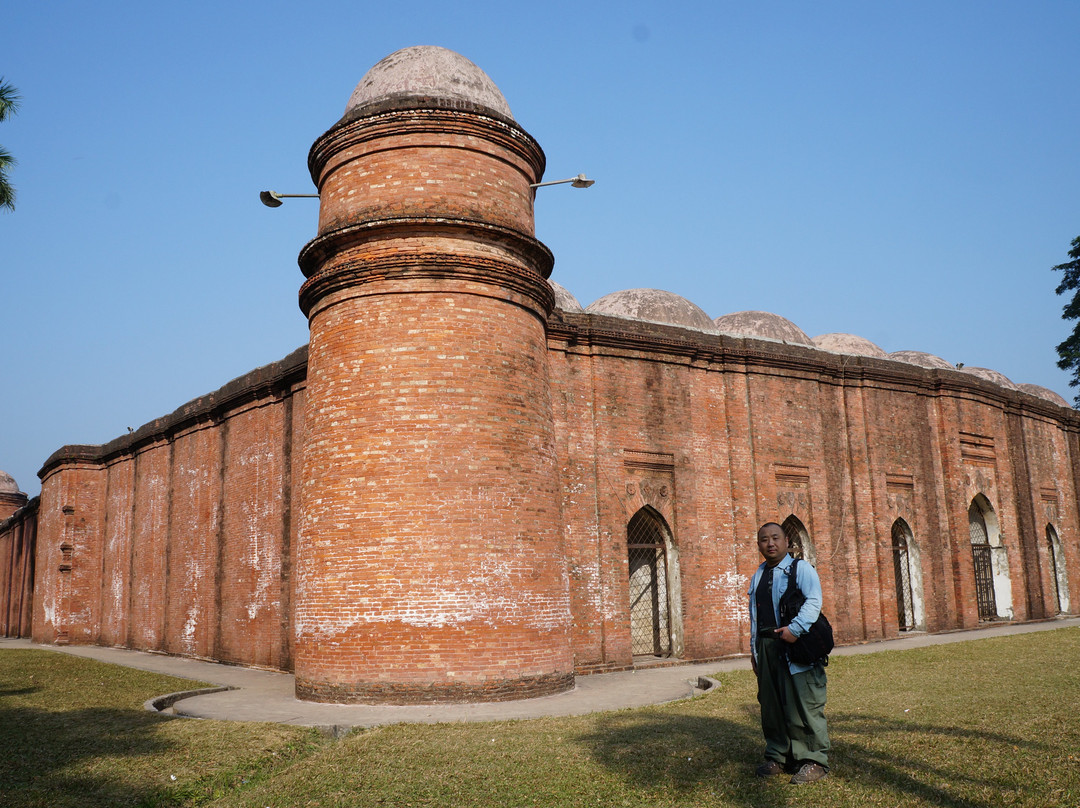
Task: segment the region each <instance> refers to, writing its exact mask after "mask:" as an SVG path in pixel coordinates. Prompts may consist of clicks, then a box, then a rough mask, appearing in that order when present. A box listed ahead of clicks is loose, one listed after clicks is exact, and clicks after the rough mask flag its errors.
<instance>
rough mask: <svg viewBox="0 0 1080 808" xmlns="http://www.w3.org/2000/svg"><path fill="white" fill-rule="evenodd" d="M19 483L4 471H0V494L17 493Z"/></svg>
mask: <svg viewBox="0 0 1080 808" xmlns="http://www.w3.org/2000/svg"><path fill="white" fill-rule="evenodd" d="M18 493H21V492H20V491H19V484H18V483H17V482H15V478H14V477H12V476H11V475H10V474H8V473H7V472H6V471H0V494H18Z"/></svg>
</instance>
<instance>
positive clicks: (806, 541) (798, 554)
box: [780, 514, 817, 566]
mask: <svg viewBox="0 0 1080 808" xmlns="http://www.w3.org/2000/svg"><path fill="white" fill-rule="evenodd" d="M780 527H781V528H783V531H784V535H785V536H787V540H788V552H789V553H791V557H792V558H802V559H804V560H805V561H807V562H808V563H810V564H812V565H814V566H817V565H816V563H815V562H816V561H817V553H815V552H814V544H813V542H812V541H811V540H810V534H809V533H808V532H807V530H806V527H805V526H804V525H803V523H802V522H801V521H800V520H799V517H797V516H796V515H795V514H791V515H790V516H789V517H788V518H787V519H785V520H784V523H783V524H782V525H780Z"/></svg>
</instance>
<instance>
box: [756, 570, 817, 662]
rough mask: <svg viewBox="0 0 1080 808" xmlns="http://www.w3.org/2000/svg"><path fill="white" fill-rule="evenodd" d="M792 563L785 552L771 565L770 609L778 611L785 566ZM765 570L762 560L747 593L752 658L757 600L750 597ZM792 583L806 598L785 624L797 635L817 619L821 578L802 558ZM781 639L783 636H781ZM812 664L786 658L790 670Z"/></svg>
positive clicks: (784, 585) (783, 589) (784, 577)
mask: <svg viewBox="0 0 1080 808" xmlns="http://www.w3.org/2000/svg"><path fill="white" fill-rule="evenodd" d="M794 563H795V559H793V558H792V557H791V554H790V553H789V554H787V555H785V556H784V557H783V558H782V559H780V563H779V564H777V565H776V567H774V568H773V578H772V603H773V612H774V613H776V614H779V612H780V598H781V597H782V596H783V594H784V592H786V591H787V585H788V574H787V572H788V567H790V566H791V565H792V564H794ZM764 571H765V563H764V562H762V564H761V566H760V567H758V568H757V572H755V573H754V576H753V578H751V579H750V591H749V592H748V593H747V594H749V595H750V647H751V649H752V653H753V654H754V659H757V625H758V620H757V601H756V599H755V597H754V592H755V591H756V590H757V585H758V581H760V580H761V575H762V573H763V572H764ZM795 585H796V586H798V587H799V591H800V592H802V593H803V595H804V596H805V597H806V602H805V603H804V604H803V605H802V608H801V609H799V613H798V615H796V616H795V619H794V620H792V621H791V624H790V625H789V626H788V628H789V629H790V630H791V633H792V634H794V635H795V636H796V637H800V636H802V635H803V634H805V633H806V632H807V630H809V628H810V626H812V625H813V624H814V621H815V620H817V619H818V615H819V614H821V579H820V578H818V574H817V570H815V569H814V568H813V567H812V566H810V565H809V564H807V563H806V561H803V562H802V563H801V564H799V566H798V567H796V568H795ZM781 642H783V640H781ZM811 667H813V666H812V665H797V664H795V663H794V662H791V661H789V662H788V670H790V671H791V672H792V673H802V672H803V671H808V670H810V668H811Z"/></svg>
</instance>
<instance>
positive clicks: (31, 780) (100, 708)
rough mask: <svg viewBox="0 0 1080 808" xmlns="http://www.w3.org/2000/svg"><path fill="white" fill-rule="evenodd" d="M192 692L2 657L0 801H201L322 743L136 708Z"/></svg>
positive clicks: (62, 659) (110, 668)
mask: <svg viewBox="0 0 1080 808" xmlns="http://www.w3.org/2000/svg"><path fill="white" fill-rule="evenodd" d="M200 686H202V685H201V684H200V683H196V682H192V681H190V680H188V679H178V678H175V677H171V676H161V675H158V674H153V673H147V672H145V671H138V670H133V669H131V668H123V667H120V666H118V665H106V664H103V663H101V662H96V661H94V660H89V659H83V658H80V657H74V656H70V655H68V654H61V653H55V652H52V651H39V650H22V649H13V650H4V651H0V804H2V805H4V806H6V807H7V808H30V807H31V806H33V807H34V808H37V807H38V806H41V807H42V808H45V807H46V806H47V807H48V808H66V807H67V806H72V807H74V806H79V808H94V807H95V806H128V805H130V806H187V805H202V804H206V803H208V802H210V801H212V800H213V799H214V798H216V797H219V796H221V795H223V794H226V793H229V792H233V791H235V790H236V788H237V786H239V785H243V784H244V781H247V782H248V783H252V782H255V781H257V780H258V779H260V778H261V777H264V776H266V774H267V773H268V772H271V771H273V770H274V769H276V768H279V767H281V766H283V765H286V764H287V763H288V762H289V761H290V760H291V759H293V758H295V757H296V756H297V755H303V754H307V753H309V751H310V750H311V749H312V748H313V747H316V746H318V745H320V743H321V741H320V739H319V738H318V736H317V735H315V734H314V733H312V732H310V731H309V730H306V729H303V728H296V727H283V726H277V725H269V724H240V723H230V722H225V721H192V720H186V719H182V718H175V717H170V716H163V715H158V714H155V713H151V712H147V711H146V710H144V709H143V706H142V705H143V702H145V701H146V700H147V699H150V698H153V697H154V696H160V695H163V694H165V693H172V692H176V691H178V690H190V689H193V688H195V687H200Z"/></svg>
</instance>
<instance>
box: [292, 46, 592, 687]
mask: <svg viewBox="0 0 1080 808" xmlns="http://www.w3.org/2000/svg"><path fill="white" fill-rule="evenodd" d="M309 164H310V168H311V173H312V177H313V178H314V180H315V183H316V185H317V186H318V189H319V194H320V198H321V207H320V213H319V235H318V236H317V237H316V238H315V239H314V240H313V241H312V242H311V243H309V244H308V245H307V246H306V247H305V248H304V249H303V251H302V252H301V254H300V266H301V268H302V269H303V271H304V274H305V275H306V276H307V281H306V282H305V283H304V284H303V286H302V287H301V290H300V305H301V308H302V309H303V310H304V312H305V314H306V315H307V316H308V319H309V323H310V328H311V344H310V353H309V359H308V386H307V400H306V409H307V413H308V426H307V435H306V438H305V448H304V463H303V472H302V480H301V488H300V503H299V507H300V513H301V518H300V533H299V538H298V546H297V548H296V610H295V626H296V648H295V669H296V692H297V695H298V696H299V697H300V698H304V699H311V700H316V701H337V702H384V703H399V704H400V703H415V702H427V701H451V700H452V701H474V700H475V701H486V700H502V699H512V698H525V697H531V696H538V695H545V694H548V693H553V692H557V691H560V690H563V689H566V688H568V687H570V686H571V685H572V683H573V658H572V653H571V649H570V612H569V598H568V577H567V570H566V562H565V557H564V554H563V551H562V536H561V526H560V504H559V503H560V500H559V496H558V492H557V469H556V464H555V456H554V445H553V434H552V432H553V426H552V412H551V403H550V391H549V386H548V368H547V345H546V331H545V329H546V318H547V315H548V314H549V313H550V311H551V307H552V305H553V302H554V300H553V295H552V291H551V289H550V287H549V286H548V284H547V282H546V280H545V279H546V278H547V276H548V275H549V274H550V272H551V266H552V257H551V253H550V252H549V251H548V249H547V248H546V247H544V245H542V244H541V243H540V242H539V241H537V240H536V239H535V238H534V235H533V233H534V227H533V207H532V197H533V191H532V189H531V188H530V187H529V185H530V183H535V182H538V181H539V179H540V177H541V175H542V174H543V169H544V154H543V152H542V151H541V149H540V147H539V146H538V145H537V143H536V141H535V140H533V139H532V137H530V136H529V135H528V133H526V132H525V131H524V130H523V129H522V128H521V127H519V126H518V125H517V123H516V122H515V121H514V119H513V117H512V116H511V114H510V109H509V107H508V106H507V104H506V101H505V99H504V98H503V96H502V94H501V93H500V92H499V90H498V88H497V87H496V86H495V85H494V83H492V81H491V79H489V78H488V77H487V75H486V74H484V72H483V71H481V70H480V69H479V68H478V67H476V65H474V64H473V63H472V62H470V61H469V60H467V59H465V58H464V57H462V56H460V55H458V54H456V53H453V52H451V51H448V50H445V49H442V48H433V47H421V48H407V49H405V50H402V51H398V52H397V53H394V54H392V55H390V56H388V57H387V58H386V59H384V60H382V61H381V62H379V63H378V64H377V65H375V67H373V68H372V69H371V70H370V71H369V72H368V74H367V75H366V76H365V77H364V79H363V80H362V81H361V82H360V84H359V85H358V86H357V88H356V91H355V92H354V93H353V96H352V98H351V99H350V101H349V104H348V106H347V108H346V112H345V116H344V117H343V118H342V119H341V120H340V121H339V122H338V123H337V124H336V125H335V126H334V127H333V128H332V129H330V131H328V132H327V133H326V134H324V135H323V136H322V137H320V138H319V139H318V140H317V141H316V142H315V144H314V146H312V149H311V155H310V157H309Z"/></svg>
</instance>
